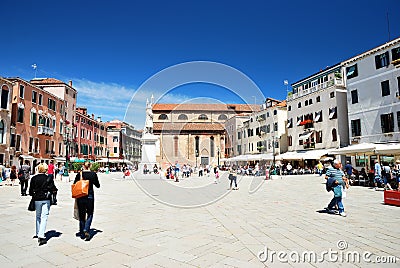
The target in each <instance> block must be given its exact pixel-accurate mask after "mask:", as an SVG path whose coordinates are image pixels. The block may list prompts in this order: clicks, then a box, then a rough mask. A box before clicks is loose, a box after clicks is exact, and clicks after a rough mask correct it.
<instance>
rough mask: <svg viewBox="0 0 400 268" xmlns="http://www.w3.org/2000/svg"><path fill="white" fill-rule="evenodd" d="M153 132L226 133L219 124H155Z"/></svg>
mask: <svg viewBox="0 0 400 268" xmlns="http://www.w3.org/2000/svg"><path fill="white" fill-rule="evenodd" d="M153 130H154V131H156V132H161V131H224V130H225V128H224V125H223V124H219V123H190V122H189V123H154V124H153Z"/></svg>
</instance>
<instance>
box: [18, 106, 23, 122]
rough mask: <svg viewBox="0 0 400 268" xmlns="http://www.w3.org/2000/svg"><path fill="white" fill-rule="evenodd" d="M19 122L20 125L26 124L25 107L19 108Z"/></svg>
mask: <svg viewBox="0 0 400 268" xmlns="http://www.w3.org/2000/svg"><path fill="white" fill-rule="evenodd" d="M17 122H19V123H23V122H24V108H23V107H18V113H17Z"/></svg>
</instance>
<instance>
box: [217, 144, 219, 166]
mask: <svg viewBox="0 0 400 268" xmlns="http://www.w3.org/2000/svg"><path fill="white" fill-rule="evenodd" d="M217 157H218V167H219V147H218V155H217Z"/></svg>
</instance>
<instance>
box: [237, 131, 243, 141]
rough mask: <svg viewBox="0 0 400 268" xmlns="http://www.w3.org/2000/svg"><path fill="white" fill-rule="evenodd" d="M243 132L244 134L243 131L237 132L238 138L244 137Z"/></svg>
mask: <svg viewBox="0 0 400 268" xmlns="http://www.w3.org/2000/svg"><path fill="white" fill-rule="evenodd" d="M241 134H242V132H241V131H239V132H238V133H237V137H238V140H240V139H241V138H242V137H241Z"/></svg>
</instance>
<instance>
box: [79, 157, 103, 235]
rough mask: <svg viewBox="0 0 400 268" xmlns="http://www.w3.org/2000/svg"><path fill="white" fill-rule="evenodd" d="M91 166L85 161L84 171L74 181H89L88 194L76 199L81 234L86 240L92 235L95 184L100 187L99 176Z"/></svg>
mask: <svg viewBox="0 0 400 268" xmlns="http://www.w3.org/2000/svg"><path fill="white" fill-rule="evenodd" d="M90 166H91V163H90V162H85V163H84V164H83V166H82V168H83V172H80V173H78V174H77V175H76V177H75V181H74V184H75V183H77V182H78V181H79V180H81V179H82V180H88V181H89V191H88V195H86V196H83V197H80V198H77V199H76V200H77V203H78V209H79V235H80V237H81V238H82V239H85V240H86V241H89V240H90V237H91V236H90V225H91V224H92V220H93V212H94V190H93V185H94V186H96V187H97V188H100V182H99V178H98V177H97V174H96V173H95V172H93V171H90ZM81 176H82V178H81Z"/></svg>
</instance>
